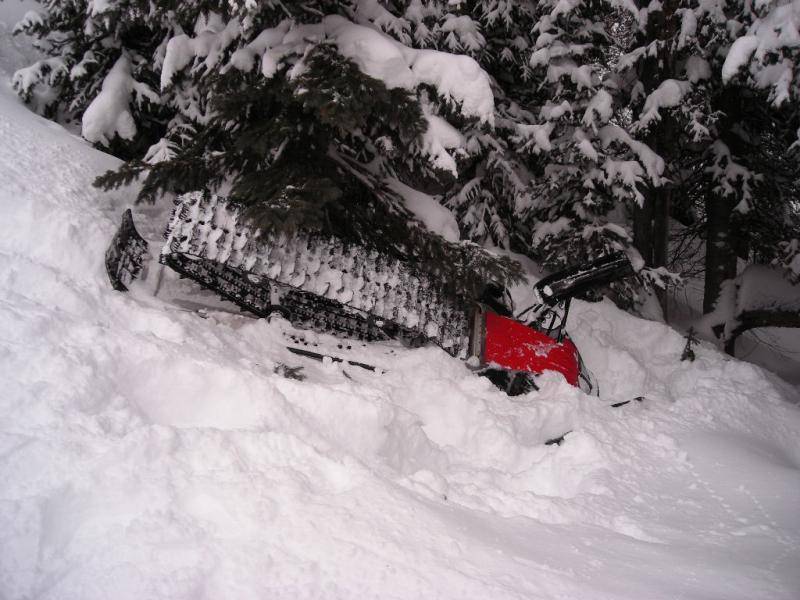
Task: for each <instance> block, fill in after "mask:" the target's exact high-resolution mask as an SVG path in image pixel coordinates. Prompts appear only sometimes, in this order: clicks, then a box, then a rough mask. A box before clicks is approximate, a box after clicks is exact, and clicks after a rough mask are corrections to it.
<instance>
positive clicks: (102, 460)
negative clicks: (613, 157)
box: [0, 78, 800, 600]
mask: <svg viewBox="0 0 800 600" xmlns="http://www.w3.org/2000/svg"><path fill="white" fill-rule="evenodd" d="M6 79H7V78H6ZM116 164H118V162H117V161H116V160H115V159H113V158H110V157H108V156H107V155H104V154H102V153H99V152H96V151H94V150H92V149H91V148H90V147H89V146H88V145H87V144H86V143H85V142H83V141H81V140H80V139H79V138H77V137H75V136H73V135H71V134H69V133H67V132H65V131H64V130H63V129H62V128H60V127H59V126H57V125H54V124H52V123H50V122H48V121H46V120H44V119H41V118H39V117H36V116H34V115H33V114H31V113H30V112H29V111H27V110H26V109H25V108H24V107H23V106H22V105H20V104H19V102H18V101H17V100H16V98H15V97H14V96H13V93H12V92H11V91H10V90H9V89H8V85H7V84H5V83H4V84H3V85H2V89H1V90H0V175H1V177H0V181H2V183H1V184H0V215H2V218H0V381H1V382H2V386H3V387H2V392H1V393H0V415H2V419H1V420H0V481H2V482H3V483H2V486H0V598H3V599H4V600H5V599H9V600H12V599H13V600H16V599H23V598H25V599H26V598H42V599H59V600H70V599H75V600H78V599H80V600H91V599H95V598H97V599H100V598H115V599H119V600H124V599H127V598H131V599H134V598H135V599H137V600H138V599H141V598H148V599H162V598H163V599H187V600H188V599H192V600H196V599H202V598H206V599H218V598H220V599H221V598H225V599H239V598H292V599H295V598H368V597H376V598H377V597H379V598H493V599H501V598H515V599H522V598H525V599H551V598H592V599H603V598H615V599H622V598H630V599H637V600H638V599H641V598H652V599H659V598H664V599H667V598H682V599H691V598H697V599H700V598H725V599H728V600H731V599H737V598H741V599H745V598H746V599H747V600H753V599H761V598H763V599H786V600H789V599H795V598H797V597H798V595H800V512H799V511H798V508H797V499H798V497H800V468H799V467H800V411H798V409H797V408H796V406H794V405H792V403H796V402H797V400H798V398H797V395H796V394H797V392H796V389H793V388H791V387H789V386H787V385H785V384H783V383H782V382H781V381H780V380H778V379H777V378H775V377H774V376H771V375H770V374H768V373H766V372H765V371H762V370H760V369H759V368H757V367H754V366H752V365H749V364H746V363H741V362H738V361H735V360H730V359H728V358H727V357H725V356H723V355H721V354H719V353H717V352H716V351H714V350H713V349H710V348H708V347H705V346H703V347H700V348H699V349H698V350H697V353H698V359H697V360H696V361H695V362H694V363H681V362H679V360H678V358H679V356H680V353H681V350H682V347H683V339H682V338H681V337H680V335H679V334H677V333H675V332H674V331H672V330H671V329H669V328H667V327H665V326H663V325H661V324H658V323H653V322H646V321H642V320H639V319H635V318H633V317H631V316H628V315H626V314H624V313H622V312H620V311H618V310H617V309H616V308H614V307H613V306H612V305H611V304H610V303H607V302H604V303H600V304H584V303H576V306H575V307H574V308H573V315H572V317H571V318H572V323H571V325H572V327H571V329H572V331H573V332H574V337H575V338H576V340H577V342H578V345H579V346H580V348H581V349H582V352H583V353H584V358H585V359H586V362H587V363H588V364H589V365H590V367H591V368H592V369H594V370H595V371H596V373H597V375H598V377H599V379H600V384H601V390H602V399H601V400H602V401H600V400H598V399H596V398H590V397H587V396H585V395H583V394H582V393H581V392H579V391H578V390H576V389H574V388H572V387H571V386H569V385H567V384H566V383H565V382H564V381H563V379H561V378H560V376H556V375H548V376H545V377H543V378H542V380H541V384H542V385H541V387H542V389H541V391H540V392H539V393H533V394H530V395H527V396H523V397H518V398H514V399H511V398H508V397H507V396H505V395H504V394H503V393H501V392H499V391H497V390H495V389H494V388H493V387H492V386H491V385H490V383H489V382H488V381H487V380H485V379H481V378H478V377H476V376H474V375H472V374H470V372H469V371H468V370H467V369H466V367H465V365H464V364H463V363H461V362H459V361H457V360H455V359H452V358H450V357H448V356H447V355H446V354H445V353H444V352H443V351H441V350H438V349H435V348H423V349H419V350H405V351H398V356H397V359H396V361H395V362H394V364H393V368H392V370H391V371H390V372H388V373H386V374H384V375H373V374H370V373H368V372H364V371H359V372H355V371H353V372H349V371H348V373H347V375H348V376H349V377H348V376H345V373H344V371H343V370H342V368H341V367H340V366H337V365H327V364H319V363H316V362H313V361H306V360H304V359H301V358H298V357H296V356H294V355H291V354H289V353H288V352H287V351H286V350H285V349H284V348H283V345H282V342H281V338H280V336H279V332H278V329H277V326H276V325H274V324H272V325H270V324H267V323H265V322H264V321H262V320H254V319H251V318H249V317H246V316H240V315H235V314H231V313H228V312H224V311H214V310H211V311H209V312H208V315H207V316H208V318H205V319H204V318H200V317H199V316H198V314H197V313H195V312H193V311H187V310H185V309H182V308H181V307H179V306H176V305H175V304H172V303H169V302H166V301H164V300H163V299H161V298H154V297H148V296H144V295H138V296H137V295H135V294H134V295H132V294H121V293H118V292H114V291H113V290H112V289H111V288H110V286H109V284H108V281H107V279H106V276H105V273H104V270H103V254H104V251H105V247H106V244H107V243H108V241H109V239H110V238H111V235H112V234H113V232H114V228H115V226H116V223H117V221H118V219H119V216H120V214H121V212H122V209H123V207H125V206H127V205H128V204H130V203H131V201H132V198H133V192H132V191H124V192H117V193H104V192H100V191H98V190H97V189H95V188H93V187H92V186H91V182H92V180H93V179H94V177H95V176H96V175H97V174H98V173H101V172H103V171H104V170H105V169H108V168H112V167H114V166H115V165H116ZM165 209H166V207H156V208H153V209H148V210H142V209H139V210H138V211H137V219H138V222H139V224H141V225H143V229H144V231H143V233H145V235H148V236H149V237H151V238H153V239H154V238H155V237H156V236H157V233H158V230H159V229H160V227H161V225H162V223H163V219H162V218H161V217H162V216H163V214H162V213H163V211H164V210H165ZM516 292H517V295H518V297H520V298H522V296H523V295H524V293H525V290H523V289H519V290H516ZM280 364H285V365H289V366H300V365H302V366H303V371H302V372H303V374H305V375H306V380H305V381H295V380H292V379H289V378H286V377H283V376H281V375H280V374H279V373H276V372H275V371H276V368H277V367H278V366H279V365H280ZM278 370H280V369H278ZM636 395H645V396H647V398H648V399H649V401H648V402H647V403H645V404H644V405H641V406H640V405H630V406H628V407H625V408H624V409H621V410H619V411H612V410H609V409H607V408H604V407H603V406H602V404H603V403H610V402H613V401H618V400H624V399H628V398H630V397H632V396H636ZM570 429H571V430H572V433H570V434H569V435H567V436H566V438H565V441H564V442H563V444H562V445H561V446H545V445H543V442H544V441H545V440H547V439H549V438H551V437H553V436H555V435H559V434H561V433H563V432H564V431H566V430H570Z"/></svg>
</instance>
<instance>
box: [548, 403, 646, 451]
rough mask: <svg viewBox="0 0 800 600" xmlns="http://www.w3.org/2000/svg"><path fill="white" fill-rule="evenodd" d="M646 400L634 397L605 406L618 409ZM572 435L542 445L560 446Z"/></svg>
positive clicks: (564, 435) (561, 436)
mask: <svg viewBox="0 0 800 600" xmlns="http://www.w3.org/2000/svg"><path fill="white" fill-rule="evenodd" d="M645 400H646V398H645V397H644V396H636V398H631V399H630V400H623V401H622V402H615V403H614V404H607V405H606V406H608V408H620V407H622V406H627V405H628V404H630V403H631V402H644V401H645ZM569 433H572V431H571V430H570V431H566V432H564V433H562V434H561V435H559V436H558V437H554V438H550V439H549V440H547V441H546V442H545V443H544V445H545V446H553V445H555V446H560V445H561V443H562V442H563V441H564V438H565V437H566V436H567V434H569Z"/></svg>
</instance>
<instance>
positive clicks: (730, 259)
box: [703, 194, 736, 314]
mask: <svg viewBox="0 0 800 600" xmlns="http://www.w3.org/2000/svg"><path fill="white" fill-rule="evenodd" d="M732 213H733V205H732V203H731V200H729V199H728V198H722V197H719V196H717V195H715V194H708V195H707V196H706V232H707V233H706V261H705V263H706V280H705V287H704V289H703V314H708V313H710V312H711V311H712V310H714V306H716V304H717V300H718V299H719V292H720V289H721V287H722V282H723V281H725V280H726V279H733V278H734V277H736V252H735V250H734V246H733V243H732V239H731V216H732Z"/></svg>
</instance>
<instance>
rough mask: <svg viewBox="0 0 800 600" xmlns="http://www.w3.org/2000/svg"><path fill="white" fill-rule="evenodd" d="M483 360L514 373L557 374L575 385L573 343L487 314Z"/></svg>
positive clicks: (574, 352) (575, 365) (576, 366)
mask: <svg viewBox="0 0 800 600" xmlns="http://www.w3.org/2000/svg"><path fill="white" fill-rule="evenodd" d="M484 359H485V361H486V362H487V363H495V364H497V365H499V366H501V367H503V368H506V369H512V370H515V371H528V372H530V373H541V372H542V371H558V372H559V373H561V374H562V375H564V377H565V378H566V380H567V381H568V382H569V383H570V384H572V385H578V374H579V372H580V367H579V365H578V349H577V348H576V347H575V344H573V343H572V340H570V339H569V338H564V340H563V341H561V342H560V343H559V342H557V341H556V340H554V339H553V338H551V337H550V336H548V335H545V334H544V333H542V332H540V331H536V330H535V329H531V328H530V327H528V326H527V325H524V324H522V323H520V322H519V321H515V320H514V319H510V318H508V317H501V316H500V315H498V314H496V313H493V312H491V311H486V345H485V355H484Z"/></svg>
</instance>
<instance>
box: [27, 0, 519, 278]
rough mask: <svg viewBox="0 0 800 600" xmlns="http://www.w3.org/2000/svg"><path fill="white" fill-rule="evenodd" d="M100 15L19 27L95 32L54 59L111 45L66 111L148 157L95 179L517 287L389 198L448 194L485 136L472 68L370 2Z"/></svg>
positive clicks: (114, 6)
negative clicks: (143, 41) (211, 199)
mask: <svg viewBox="0 0 800 600" xmlns="http://www.w3.org/2000/svg"><path fill="white" fill-rule="evenodd" d="M102 6H103V8H102V11H103V12H102V13H101V14H98V15H95V14H94V12H93V11H94V8H93V5H92V4H91V3H86V2H84V3H80V2H76V3H75V4H74V6H73V12H72V13H70V18H69V19H68V18H67V15H66V13H65V12H64V11H63V10H62V8H63V7H60V6H57V3H53V5H52V6H49V7H48V8H50V9H53V10H51V11H50V12H49V14H48V17H47V19H46V20H43V23H44V25H43V26H42V27H41V28H40V29H38V30H35V29H33V28H30V27H29V28H28V29H29V31H30V32H33V33H38V34H39V35H41V36H42V37H44V38H52V37H58V36H59V35H61V34H62V33H63V32H64V31H72V30H75V29H79V28H80V27H84V29H86V30H90V29H92V28H93V27H95V21H97V22H98V23H100V25H102V27H105V29H103V36H101V37H98V36H96V38H92V39H91V40H88V41H85V42H84V41H82V42H81V43H82V46H81V47H80V51H78V50H75V49H71V50H70V52H71V54H68V55H65V54H64V52H61V51H59V50H57V49H53V52H54V54H57V55H58V56H60V58H61V59H62V60H64V61H65V62H66V63H77V62H78V61H79V58H77V57H78V55H79V54H80V53H81V52H82V53H83V54H82V55H83V56H86V55H88V54H90V53H91V52H92V51H94V48H95V46H100V47H103V48H106V47H108V48H111V49H112V50H110V51H109V52H108V58H107V61H106V62H105V63H103V68H102V69H100V68H98V69H96V70H93V71H91V72H90V73H89V74H88V75H87V77H88V80H87V81H84V82H83V83H88V84H89V85H90V86H92V87H93V89H94V90H95V91H94V94H95V95H94V97H93V98H92V97H91V96H90V94H87V102H84V108H83V110H82V112H81V106H79V105H76V104H70V107H71V108H72V110H73V111H74V113H73V114H74V116H75V117H77V116H81V117H82V120H83V132H84V136H85V137H87V139H89V140H91V141H95V142H96V143H98V144H99V145H102V146H105V147H108V148H110V149H112V150H113V151H116V152H117V153H119V154H122V155H123V156H127V157H130V155H131V153H132V152H133V151H135V149H136V148H139V149H141V148H142V146H144V147H148V146H149V150H147V152H143V151H142V152H141V153H140V154H139V156H140V157H141V158H132V159H131V160H129V161H128V162H127V163H126V164H125V165H124V166H123V167H122V168H121V169H120V170H119V171H118V172H115V173H109V174H106V175H105V176H103V177H101V178H100V179H99V181H98V183H99V184H101V185H103V186H106V187H110V186H117V185H121V184H124V183H127V182H130V181H131V180H132V179H134V178H140V179H141V181H142V188H141V194H140V197H141V199H146V200H153V199H155V198H156V197H159V196H161V195H163V194H164V193H172V192H174V193H178V192H183V191H188V190H190V189H195V188H208V189H211V190H214V191H221V192H223V193H225V194H227V195H230V197H231V198H232V200H233V201H235V202H236V203H238V204H240V205H241V206H242V207H243V208H244V209H245V214H246V215H247V216H248V217H249V218H250V219H251V220H252V222H253V223H255V224H257V225H259V226H261V227H262V228H263V229H265V230H269V229H272V230H276V229H277V230H282V231H285V230H292V229H295V228H302V229H304V230H308V231H310V232H315V231H316V232H319V233H320V234H325V235H335V236H337V237H340V238H343V239H345V240H348V241H350V240H352V241H353V242H356V243H361V244H367V245H370V246H373V247H376V248H380V249H381V250H383V251H386V252H390V253H394V254H399V255H402V256H403V257H404V258H405V259H406V260H409V261H411V262H413V263H417V264H418V266H420V267H423V268H426V269H428V270H433V271H435V272H442V273H446V278H449V279H451V280H453V281H454V282H457V284H458V286H459V287H461V288H462V289H464V290H469V292H470V293H475V291H476V288H477V287H478V283H479V281H485V280H487V279H499V280H503V281H505V280H509V279H514V278H516V277H517V276H518V274H519V267H518V266H517V265H516V264H514V263H512V262H511V261H509V260H507V259H502V258H498V257H496V256H493V255H490V254H487V253H485V252H483V251H481V250H480V249H479V247H477V246H474V245H470V244H455V243H452V241H447V240H444V239H442V238H440V237H438V236H435V235H431V234H430V233H429V232H426V231H425V230H424V227H422V226H421V222H420V220H419V218H420V217H419V215H416V214H414V213H412V211H410V210H409V209H408V206H407V204H406V202H405V200H404V197H403V193H401V192H403V191H404V190H405V191H407V189H408V188H407V187H406V186H405V184H411V190H412V192H413V189H414V188H417V189H423V190H442V189H445V188H450V187H453V186H456V185H457V182H458V180H459V168H460V167H461V166H462V165H463V164H465V163H468V162H469V161H470V160H471V157H472V155H474V154H477V152H476V151H474V150H473V149H471V148H470V147H469V145H468V143H467V138H466V136H465V133H464V132H466V131H471V130H472V129H480V128H484V129H487V128H491V126H492V123H493V121H494V112H495V107H494V101H493V95H492V87H491V81H490V78H489V76H488V75H487V74H486V73H485V72H484V71H483V70H482V69H481V68H480V66H479V65H478V64H477V63H476V62H475V61H474V60H473V59H472V58H470V57H468V56H466V55H456V54H453V53H448V52H432V51H424V52H423V51H416V50H414V49H412V48H410V47H409V46H406V45H404V44H403V43H402V41H400V40H404V39H405V38H404V35H405V34H404V31H405V30H410V24H409V23H408V22H407V21H406V20H404V19H401V18H399V17H394V16H392V14H391V13H390V12H389V11H387V10H386V9H385V8H383V7H382V6H381V5H379V4H378V3H377V2H374V1H372V2H370V1H361V2H343V3H337V2H306V3H302V4H287V3H282V2H277V1H276V2H262V3H258V4H256V3H246V4H229V3H227V2H196V3H181V4H180V5H173V3H170V2H160V3H142V4H141V5H140V4H137V3H135V2H127V1H125V0H117V1H116V2H104V3H103V5H102ZM81 15H83V17H81ZM112 17H113V19H112ZM145 17H146V19H145ZM81 18H84V22H83V23H80V21H81ZM144 20H146V21H147V22H148V23H150V25H149V26H148V27H149V28H150V29H149V31H148V32H146V34H143V35H144V36H145V37H146V38H147V39H151V40H158V43H157V44H156V43H155V42H154V43H153V44H152V45H151V46H149V47H147V48H139V47H138V46H137V45H136V44H137V43H138V42H136V43H134V42H135V40H133V38H132V37H131V36H130V35H127V34H126V32H130V31H134V30H135V29H136V27H137V26H139V24H140V23H141V22H143V21H144ZM112 21H113V22H114V23H115V24H114V26H113V29H112V28H111V25H110V24H109V23H111V22H112ZM359 23H360V24H359ZM155 24H157V25H155ZM378 30H385V31H386V32H387V33H391V34H393V35H394V36H395V38H400V39H396V40H395V41H392V40H391V39H389V38H387V37H385V36H384V35H382V34H381V33H378ZM134 37H135V36H134ZM132 40H133V41H132ZM59 52H60V54H59ZM148 53H149V55H148ZM134 65H139V66H141V69H142V72H138V71H134V69H133V67H134ZM148 69H149V70H148ZM19 79H20V81H23V80H25V79H26V77H25V75H24V74H22V73H21V74H20V75H19ZM27 79H28V80H30V79H31V78H30V77H28V78H27ZM144 80H147V81H148V82H156V81H157V82H158V85H154V86H152V87H150V86H145V84H144V83H143V81H144ZM39 83H41V80H40V82H39ZM68 83H69V86H67V87H62V88H60V89H55V88H53V91H54V93H55V97H56V98H57V100H56V104H57V105H58V106H62V105H65V104H67V103H69V102H70V101H71V100H72V95H73V91H74V92H75V93H77V90H78V86H79V84H80V83H81V82H80V81H78V80H74V81H73V80H72V79H68ZM34 85H35V84H32V85H28V86H27V87H26V86H24V85H20V87H19V89H20V91H21V92H22V93H23V94H24V93H25V89H28V90H30V89H31V88H32V87H34ZM70 86H71V87H70ZM73 88H74V89H73ZM153 89H157V90H158V93H155V92H153ZM145 113H146V114H147V115H148V116H147V119H151V120H152V118H153V116H156V117H159V118H160V121H159V124H160V125H161V129H160V130H158V128H154V127H138V125H139V121H140V120H141V119H144V118H145V117H144V115H145ZM142 155H144V156H143V157H142ZM422 218H424V215H423V216H422Z"/></svg>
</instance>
